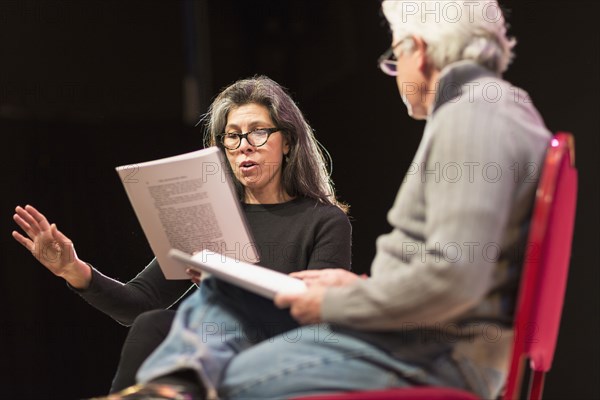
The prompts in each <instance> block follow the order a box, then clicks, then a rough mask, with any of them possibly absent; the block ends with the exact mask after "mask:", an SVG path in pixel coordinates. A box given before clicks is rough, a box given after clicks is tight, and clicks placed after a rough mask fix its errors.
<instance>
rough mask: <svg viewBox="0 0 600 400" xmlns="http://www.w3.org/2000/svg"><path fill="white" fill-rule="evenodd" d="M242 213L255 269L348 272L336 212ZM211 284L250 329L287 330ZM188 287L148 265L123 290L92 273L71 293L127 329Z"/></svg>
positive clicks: (347, 240) (257, 208) (307, 205)
mask: <svg viewBox="0 0 600 400" xmlns="http://www.w3.org/2000/svg"><path fill="white" fill-rule="evenodd" d="M242 207H243V210H244V212H245V214H246V219H247V221H248V225H249V228H250V231H251V233H252V235H253V237H254V241H255V244H256V246H257V248H258V251H259V255H260V262H259V264H260V265H262V266H264V267H267V268H271V269H274V270H277V271H280V272H283V273H290V272H294V271H300V270H303V269H320V268H347V269H349V268H350V246H351V226H350V223H349V221H348V218H347V217H346V215H345V214H344V213H343V212H342V211H341V210H340V209H339V208H337V207H335V206H329V205H323V204H320V203H318V202H316V201H315V200H312V199H307V198H298V199H295V200H292V201H289V202H286V203H281V204H269V205H262V204H243V205H242ZM214 284H216V286H217V288H218V291H219V292H220V293H221V294H223V296H222V297H223V301H224V302H225V303H227V304H229V305H230V306H231V307H232V308H234V309H236V310H239V311H240V312H242V313H243V314H244V315H246V316H248V317H249V318H252V320H253V321H256V323H266V324H268V323H271V322H275V321H279V319H280V318H283V319H284V320H285V321H287V322H289V324H288V323H287V322H286V323H284V324H283V325H281V324H280V325H281V326H282V328H281V329H287V328H288V327H289V326H291V325H290V324H292V321H291V318H290V317H289V314H288V312H287V311H283V312H282V311H281V310H278V309H276V308H275V307H274V306H273V303H272V302H271V301H270V300H267V299H264V298H262V297H259V296H256V295H254V294H252V293H249V292H247V291H245V290H243V289H240V288H237V287H234V286H232V285H229V284H226V283H225V282H222V281H218V282H214ZM193 287H194V285H193V284H191V283H190V281H187V280H167V279H165V277H164V275H163V273H162V271H161V269H160V266H159V265H158V262H157V261H156V259H153V260H152V261H151V262H150V263H149V264H148V265H147V266H146V267H145V268H144V269H143V270H142V271H141V272H140V273H139V274H138V275H137V276H136V277H135V278H133V279H132V280H130V281H129V282H127V283H125V284H124V283H122V282H119V281H117V280H114V279H112V278H109V277H107V276H105V275H103V274H102V273H100V272H99V271H98V270H96V269H95V268H92V281H91V283H90V286H89V287H88V288H87V289H85V290H77V293H79V295H81V297H83V298H84V299H85V300H86V301H87V302H88V303H90V304H91V305H92V306H94V307H96V308H97V309H99V310H100V311H102V312H104V313H106V314H108V315H109V316H110V317H112V318H113V319H115V320H116V321H118V322H119V323H121V324H123V325H131V324H132V323H133V320H134V319H135V318H136V317H137V316H138V315H139V314H141V313H142V312H145V311H149V310H154V309H164V308H168V307H170V306H172V305H173V304H174V303H176V302H177V301H178V300H179V299H180V298H181V297H182V296H183V295H185V294H186V292H187V291H188V290H190V289H191V288H193ZM277 330H278V331H279V329H277Z"/></svg>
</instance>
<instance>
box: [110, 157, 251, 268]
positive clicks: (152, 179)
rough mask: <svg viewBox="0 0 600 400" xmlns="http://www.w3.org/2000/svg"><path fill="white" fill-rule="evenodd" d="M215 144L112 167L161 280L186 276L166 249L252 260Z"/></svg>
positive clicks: (241, 218)
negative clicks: (208, 250) (155, 260)
mask: <svg viewBox="0 0 600 400" xmlns="http://www.w3.org/2000/svg"><path fill="white" fill-rule="evenodd" d="M225 162H227V161H225V160H224V157H222V155H221V152H220V150H219V149H218V148H216V147H211V148H208V149H204V150H199V151H196V152H192V153H187V154H183V155H178V156H174V157H169V158H166V159H160V160H155V161H151V162H144V163H139V164H132V165H126V166H121V167H118V168H117V172H118V173H119V176H120V177H121V180H122V182H123V186H124V187H125V190H126V191H127V195H128V197H129V199H130V201H131V204H132V206H133V208H134V211H135V213H136V216H137V217H138V220H139V222H140V225H141V226H142V229H143V231H144V234H145V235H146V238H147V239H148V242H149V244H150V247H151V248H152V251H153V252H154V254H155V256H156V257H157V259H158V262H159V264H160V266H161V268H162V270H163V273H164V274H165V277H166V278H167V279H189V277H188V276H187V274H185V271H184V270H182V269H181V268H180V267H179V265H177V263H175V262H174V261H173V260H172V259H170V258H169V257H167V253H168V251H169V250H170V249H171V248H175V249H179V250H181V251H183V252H186V253H189V254H193V253H195V252H198V251H201V250H204V249H210V250H212V251H215V252H219V253H224V254H227V255H228V256H230V257H232V258H235V259H239V260H242V261H246V262H249V263H254V262H257V261H258V255H257V252H256V248H255V247H254V244H253V241H252V239H251V236H250V233H249V231H248V228H247V226H246V224H245V217H244V215H243V213H242V211H241V208H240V205H239V202H238V200H237V198H236V195H235V192H234V189H233V185H232V184H231V182H230V181H228V180H229V179H231V178H230V177H229V176H228V172H227V168H226V165H225V164H223V163H225Z"/></svg>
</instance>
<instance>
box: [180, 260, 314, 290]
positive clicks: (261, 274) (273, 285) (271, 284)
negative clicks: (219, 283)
mask: <svg viewBox="0 0 600 400" xmlns="http://www.w3.org/2000/svg"><path fill="white" fill-rule="evenodd" d="M169 256H170V257H171V258H173V259H174V260H178V261H180V262H181V263H182V265H181V269H182V270H185V268H187V267H190V268H195V269H197V270H199V271H200V272H201V273H202V275H203V278H205V277H206V274H207V273H208V274H211V275H213V276H215V277H216V278H219V279H222V280H224V281H226V282H229V283H232V284H234V285H237V286H239V287H241V288H244V289H246V290H249V291H251V292H254V293H256V294H259V295H261V296H264V297H267V298H269V299H273V297H275V295H276V294H277V293H286V294H294V293H302V292H303V291H305V290H306V284H305V283H304V282H303V281H301V280H300V279H297V278H292V277H291V276H289V275H286V274H282V273H281V272H277V271H273V270H272V269H268V268H265V267H261V266H259V265H253V264H248V263H245V262H243V261H238V260H236V259H234V258H230V257H227V256H225V255H222V254H219V253H215V252H213V251H209V250H203V251H200V252H198V253H196V254H194V255H190V254H187V253H184V252H182V251H180V250H177V249H172V250H170V251H169Z"/></svg>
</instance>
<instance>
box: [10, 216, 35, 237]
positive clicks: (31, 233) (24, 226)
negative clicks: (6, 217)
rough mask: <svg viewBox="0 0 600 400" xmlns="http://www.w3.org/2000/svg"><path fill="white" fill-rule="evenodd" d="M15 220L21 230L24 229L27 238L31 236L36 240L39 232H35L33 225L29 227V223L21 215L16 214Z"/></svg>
mask: <svg viewBox="0 0 600 400" xmlns="http://www.w3.org/2000/svg"><path fill="white" fill-rule="evenodd" d="M13 220H14V221H15V223H16V224H17V225H19V227H20V228H21V229H23V231H24V232H25V233H26V234H27V236H29V237H30V238H32V239H33V238H34V237H35V236H36V235H37V233H38V232H39V231H38V230H34V229H33V228H32V227H31V225H29V224H28V223H27V221H25V220H24V219H23V218H22V217H21V216H20V215H19V214H15V215H13Z"/></svg>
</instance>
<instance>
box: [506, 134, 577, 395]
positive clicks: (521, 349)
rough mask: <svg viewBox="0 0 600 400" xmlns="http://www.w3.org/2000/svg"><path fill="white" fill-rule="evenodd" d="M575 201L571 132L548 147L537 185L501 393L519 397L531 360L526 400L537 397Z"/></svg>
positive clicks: (559, 300) (549, 352) (554, 326)
mask: <svg viewBox="0 0 600 400" xmlns="http://www.w3.org/2000/svg"><path fill="white" fill-rule="evenodd" d="M576 201H577V170H576V169H575V148H574V140H573V136H572V135H571V134H570V133H564V132H561V133H557V134H556V135H555V136H554V137H553V138H552V141H551V143H550V146H549V148H548V151H547V153H546V158H545V161H544V165H543V167H542V175H541V177H540V181H539V183H538V189H537V192H536V200H535V206H534V209H533V216H532V221H531V226H530V228H529V229H530V230H529V238H528V242H527V251H526V254H525V260H524V267H523V275H522V278H521V287H520V289H519V298H518V303H517V309H516V315H515V341H514V347H513V353H512V358H511V366H510V369H509V376H508V379H507V384H506V389H505V393H504V396H503V397H504V399H505V400H512V399H516V398H518V397H519V395H520V388H521V379H522V378H521V377H522V374H523V362H524V360H525V359H529V360H530V367H531V370H532V374H533V376H532V378H533V379H532V381H531V386H530V393H529V398H531V399H539V398H541V394H542V393H541V392H542V388H543V377H544V374H545V373H546V372H547V371H548V370H549V369H550V367H551V365H552V359H553V357H554V350H555V348H556V339H557V337H558V330H559V325H560V318H561V314H562V307H563V300H564V295H565V288H566V284H567V275H568V271H569V259H570V257H571V241H572V237H573V226H574V222H575V207H576Z"/></svg>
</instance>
